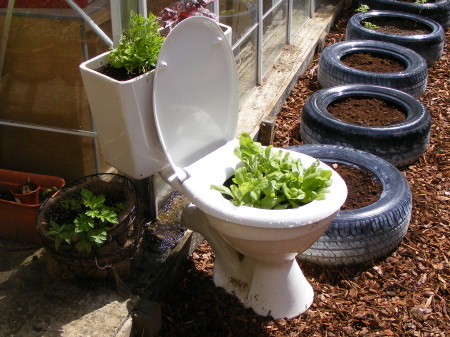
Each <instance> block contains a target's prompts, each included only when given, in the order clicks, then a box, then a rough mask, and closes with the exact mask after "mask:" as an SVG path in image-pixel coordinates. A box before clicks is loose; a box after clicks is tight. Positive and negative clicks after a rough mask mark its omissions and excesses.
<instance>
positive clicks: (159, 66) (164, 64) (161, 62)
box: [158, 61, 167, 69]
mask: <svg viewBox="0 0 450 337" xmlns="http://www.w3.org/2000/svg"><path fill="white" fill-rule="evenodd" d="M158 68H159V69H166V68H167V62H166V61H160V62H159V63H158Z"/></svg>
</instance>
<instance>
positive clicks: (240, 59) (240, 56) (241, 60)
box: [234, 30, 257, 104]
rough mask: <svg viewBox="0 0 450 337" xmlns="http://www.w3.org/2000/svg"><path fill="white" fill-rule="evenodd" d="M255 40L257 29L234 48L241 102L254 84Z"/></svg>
mask: <svg viewBox="0 0 450 337" xmlns="http://www.w3.org/2000/svg"><path fill="white" fill-rule="evenodd" d="M256 41H257V31H256V30H255V31H253V33H252V34H250V36H249V37H248V38H246V39H245V40H244V41H243V42H242V43H241V44H240V45H239V46H237V48H235V49H234V55H235V58H236V65H237V69H238V77H239V94H240V103H241V104H242V102H243V101H244V100H245V99H246V98H247V97H248V95H249V94H250V92H251V91H252V90H253V88H254V87H255V86H256V54H257V53H256V48H257V45H256Z"/></svg>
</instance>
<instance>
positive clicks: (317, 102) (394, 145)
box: [300, 85, 431, 167]
mask: <svg viewBox="0 0 450 337" xmlns="http://www.w3.org/2000/svg"><path fill="white" fill-rule="evenodd" d="M349 97H356V98H363V97H364V98H366V97H367V98H378V99H381V100H384V101H388V102H390V103H394V104H395V105H397V106H399V107H400V108H402V110H403V111H404V112H405V114H406V118H405V120H403V121H402V122H400V123H397V124H393V125H387V126H362V125H356V124H352V123H348V122H345V121H343V120H341V119H338V118H336V117H334V116H333V115H331V114H330V113H329V112H328V110H327V107H328V106H329V105H330V104H332V103H333V102H335V101H338V100H341V99H343V98H349ZM430 129H431V117H430V114H429V113H428V110H427V109H426V108H425V106H424V105H423V104H422V103H421V102H420V101H419V100H417V99H416V98H414V97H412V96H411V95H408V94H406V93H404V92H402V91H399V90H396V89H391V88H386V87H379V86H373V85H346V86H337V87H331V88H326V89H322V90H319V91H316V92H315V93H313V94H312V95H311V96H310V97H309V98H308V99H307V101H306V102H305V105H304V107H303V112H302V117H301V123H300V134H301V138H302V140H303V142H304V143H306V144H332V145H341V146H346V147H352V148H355V149H359V150H362V151H366V152H370V153H372V154H374V155H377V156H379V157H381V158H383V159H385V160H387V161H389V162H390V163H391V164H393V165H395V166H397V167H403V166H406V165H409V164H411V163H413V162H415V161H416V160H417V159H418V158H419V157H420V155H421V154H422V153H424V152H425V151H426V149H427V147H428V142H429V139H430Z"/></svg>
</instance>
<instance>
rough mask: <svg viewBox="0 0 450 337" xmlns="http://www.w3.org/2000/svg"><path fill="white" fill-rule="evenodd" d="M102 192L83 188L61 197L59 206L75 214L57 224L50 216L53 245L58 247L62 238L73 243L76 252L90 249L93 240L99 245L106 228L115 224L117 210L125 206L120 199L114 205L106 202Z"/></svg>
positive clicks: (105, 234) (105, 233) (101, 242)
mask: <svg viewBox="0 0 450 337" xmlns="http://www.w3.org/2000/svg"><path fill="white" fill-rule="evenodd" d="M105 202H106V198H105V195H104V194H99V195H95V194H94V193H92V192H91V191H90V190H88V189H86V188H83V189H81V191H80V195H79V196H77V197H74V198H68V199H63V200H61V201H60V206H61V208H62V210H64V211H66V212H67V213H69V214H75V217H74V219H73V221H70V222H67V223H62V224H58V223H57V222H55V221H54V220H50V229H49V231H48V233H47V235H48V236H49V237H53V238H54V239H55V248H56V249H57V250H58V249H59V247H60V246H61V244H62V243H63V242H66V243H67V244H69V245H70V244H74V247H75V249H76V250H78V251H79V252H85V253H90V251H91V249H92V246H93V245H94V244H95V245H97V246H101V245H102V244H103V242H104V241H105V240H106V238H107V230H108V229H110V228H111V227H112V226H113V225H114V224H118V223H119V220H118V213H120V212H121V211H123V210H124V207H125V206H124V204H123V203H117V204H115V205H113V207H108V206H106V205H105Z"/></svg>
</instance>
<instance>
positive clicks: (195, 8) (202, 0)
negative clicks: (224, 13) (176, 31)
mask: <svg viewBox="0 0 450 337" xmlns="http://www.w3.org/2000/svg"><path fill="white" fill-rule="evenodd" d="M213 1H214V0H190V1H186V2H183V1H178V2H175V3H174V4H173V5H172V7H166V8H164V9H163V10H162V11H161V12H160V13H159V14H158V20H159V21H160V22H161V25H162V27H163V28H166V27H169V28H170V29H172V28H173V27H174V26H176V25H177V24H178V23H179V22H181V21H183V20H184V19H186V18H189V17H191V16H205V17H207V18H210V19H212V20H214V21H219V19H218V17H217V15H216V14H214V13H212V12H211V11H210V10H209V9H207V8H206V6H207V5H208V4H209V3H211V2H213Z"/></svg>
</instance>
